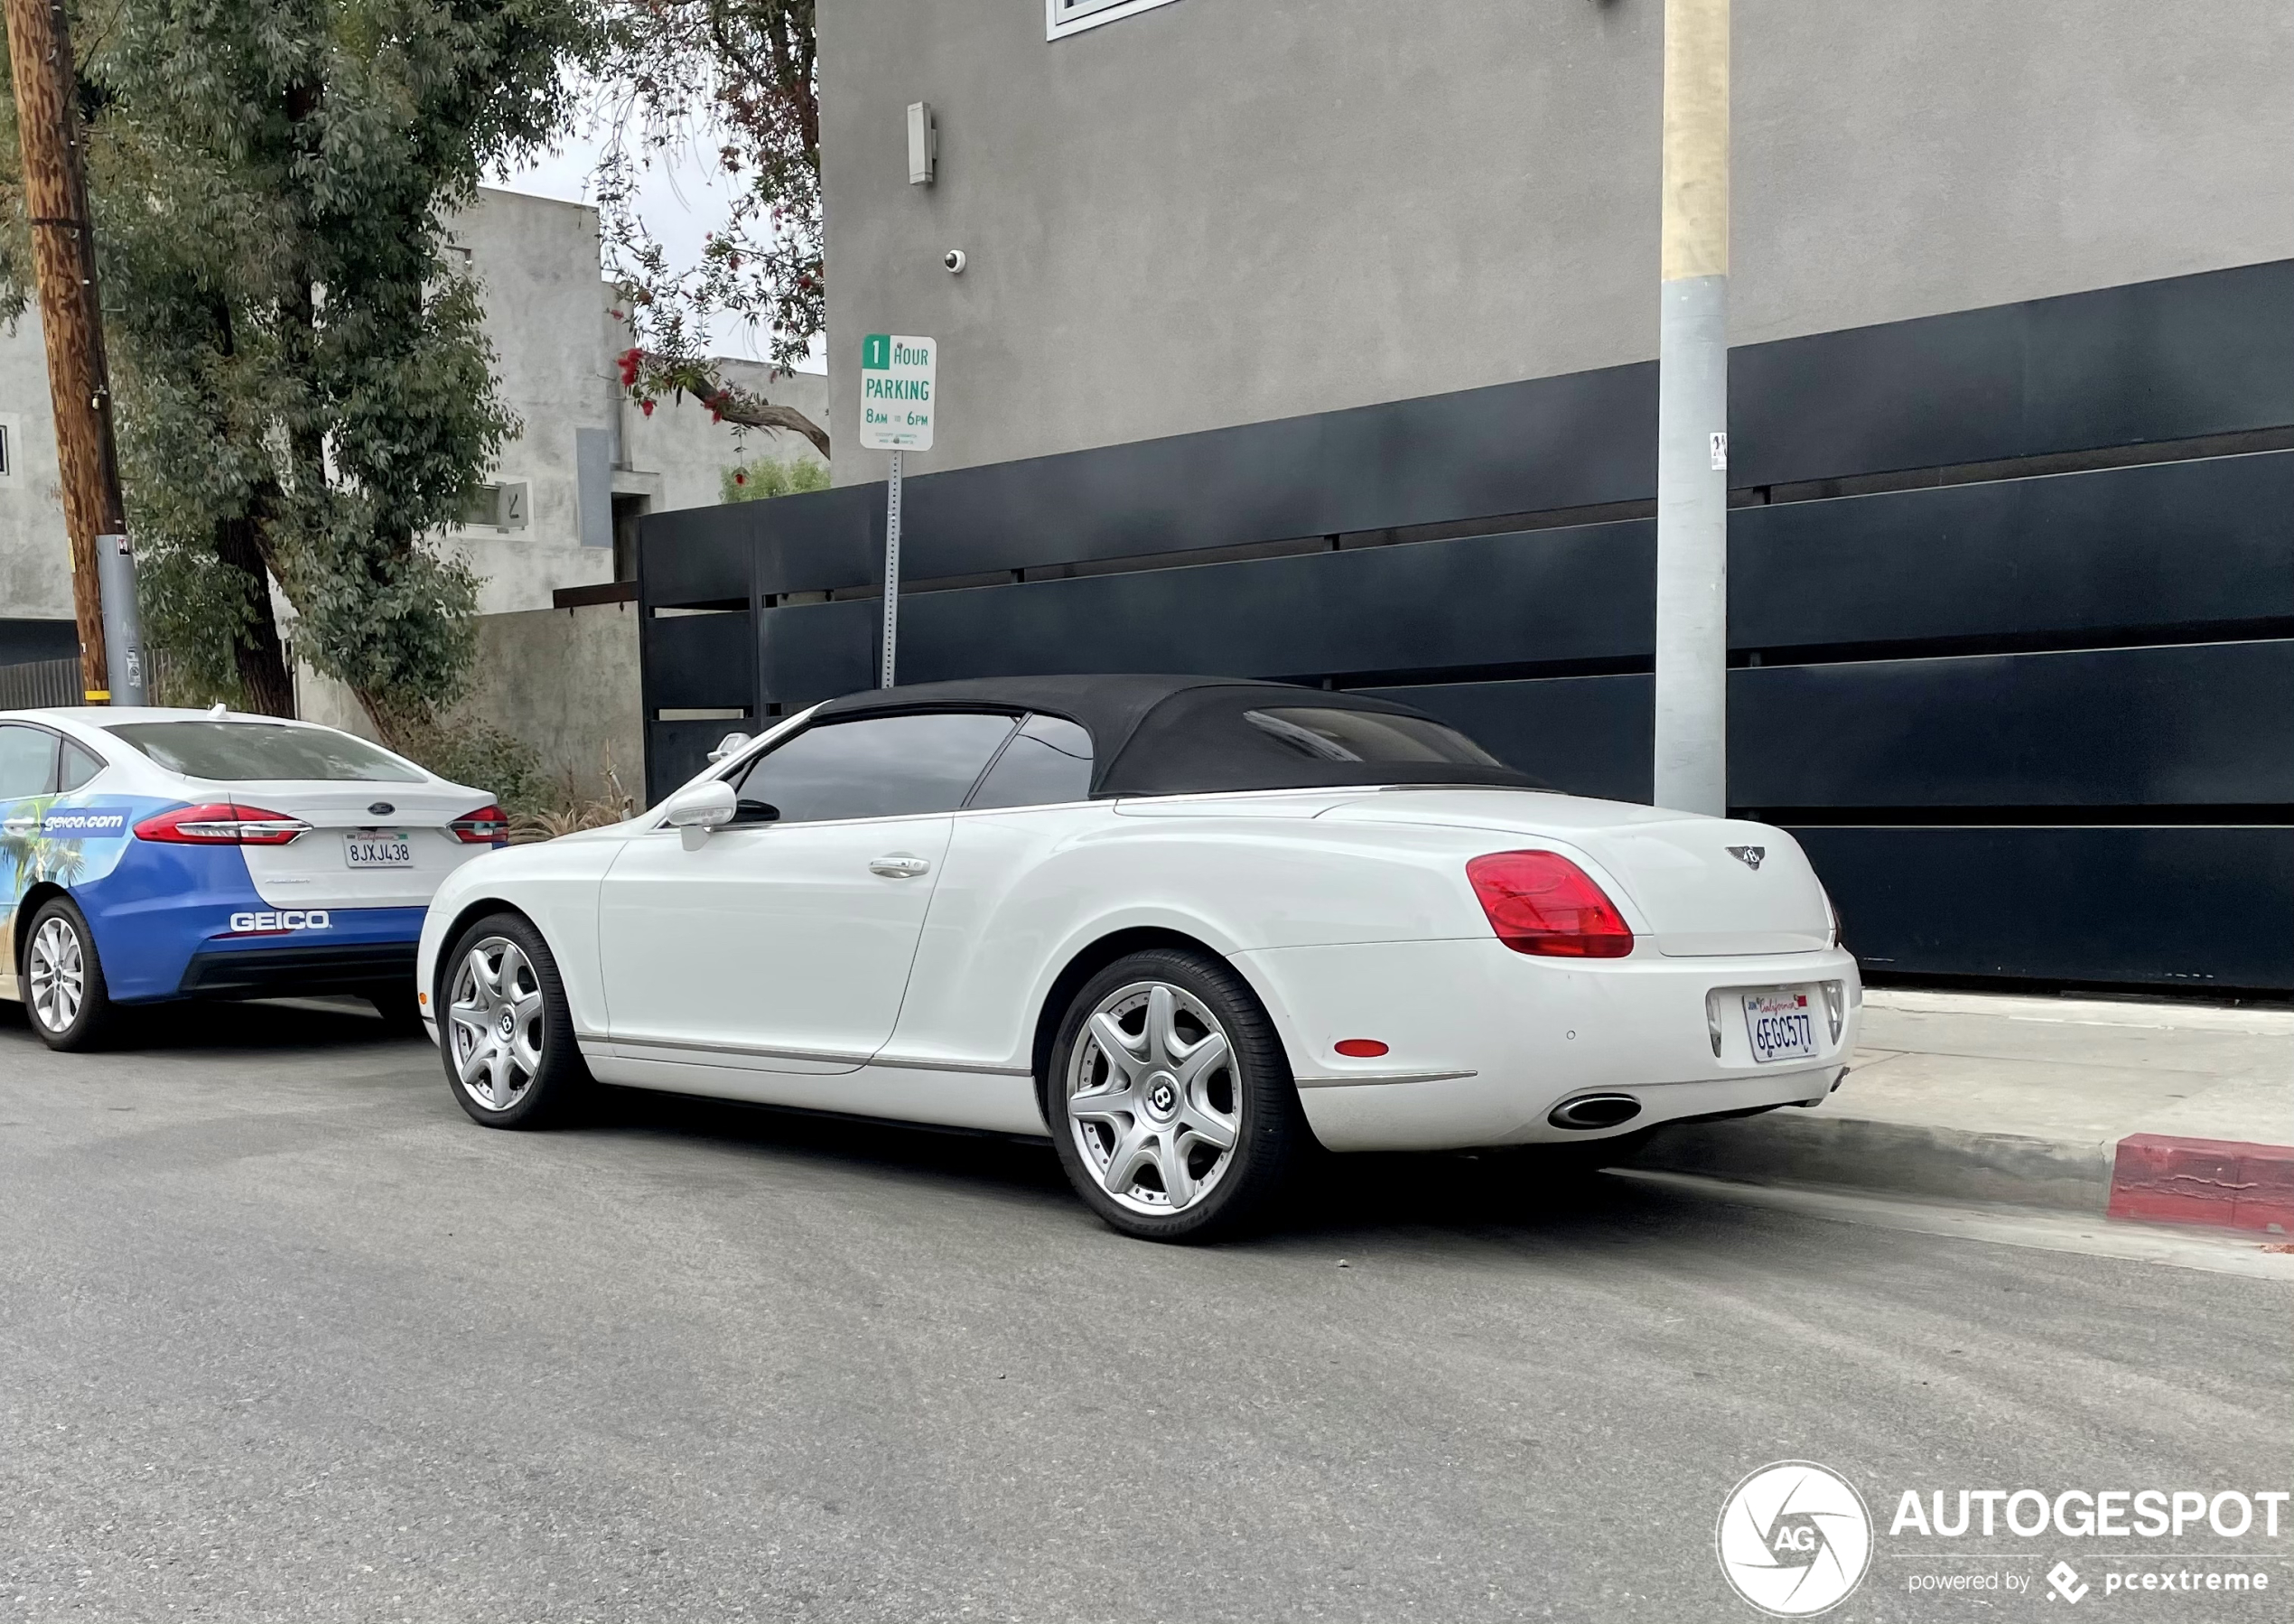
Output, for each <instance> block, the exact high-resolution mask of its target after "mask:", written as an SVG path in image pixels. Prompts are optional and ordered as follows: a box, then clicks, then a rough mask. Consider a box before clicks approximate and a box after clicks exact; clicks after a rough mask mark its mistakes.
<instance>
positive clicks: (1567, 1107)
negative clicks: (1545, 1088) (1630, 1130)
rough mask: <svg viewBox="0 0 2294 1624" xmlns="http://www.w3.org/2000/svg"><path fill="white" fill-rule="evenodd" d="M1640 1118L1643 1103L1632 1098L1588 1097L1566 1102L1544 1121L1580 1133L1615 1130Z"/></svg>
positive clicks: (1628, 1096) (1606, 1095)
mask: <svg viewBox="0 0 2294 1624" xmlns="http://www.w3.org/2000/svg"><path fill="white" fill-rule="evenodd" d="M1640 1114H1641V1102H1640V1101H1639V1100H1637V1099H1635V1098H1634V1097H1632V1096H1631V1095H1629V1094H1588V1095H1584V1096H1581V1097H1579V1098H1576V1099H1566V1100H1563V1101H1562V1103H1561V1104H1560V1105H1558V1106H1554V1107H1553V1112H1552V1114H1551V1115H1548V1116H1547V1117H1546V1118H1545V1120H1546V1121H1547V1122H1549V1123H1551V1124H1552V1125H1553V1126H1555V1127H1557V1128H1573V1129H1576V1130H1578V1131H1579V1132H1583V1131H1585V1130H1587V1129H1590V1128H1613V1127H1616V1126H1618V1125H1620V1124H1622V1123H1627V1122H1630V1121H1632V1120H1633V1119H1634V1118H1635V1117H1636V1116H1638V1115H1640Z"/></svg>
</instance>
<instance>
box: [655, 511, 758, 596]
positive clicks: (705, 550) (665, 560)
mask: <svg viewBox="0 0 2294 1624" xmlns="http://www.w3.org/2000/svg"><path fill="white" fill-rule="evenodd" d="M760 506H762V504H761V503H758V502H747V503H738V504H735V505H734V506H732V507H728V508H695V509H689V510H687V511H686V512H684V513H670V514H664V515H662V517H661V518H660V519H651V518H648V519H645V520H643V521H641V524H642V528H641V529H640V532H639V534H640V536H641V537H642V539H641V540H640V542H639V548H638V553H639V568H638V597H639V602H641V603H643V604H644V605H645V606H646V607H647V608H648V609H650V608H653V607H655V606H657V605H663V604H667V605H673V606H682V605H685V604H688V603H713V602H724V601H726V600H728V599H736V598H737V599H742V600H745V599H747V598H748V596H749V567H750V552H751V545H752V542H753V539H754V531H755V520H754V517H753V516H752V515H751V514H749V513H747V512H745V511H744V510H743V509H747V508H755V507H760ZM665 520H675V521H676V522H675V523H665V522H663V521H665Z"/></svg>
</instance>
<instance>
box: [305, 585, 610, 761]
mask: <svg viewBox="0 0 2294 1624" xmlns="http://www.w3.org/2000/svg"><path fill="white" fill-rule="evenodd" d="M638 692H639V689H638V609H637V605H636V604H634V603H599V604H592V605H587V606H585V607H583V608H581V609H528V610H521V611H513V612H510V613H508V614H490V615H481V616H480V617H479V620H478V656H477V658H476V660H475V661H474V662H473V663H472V666H471V684H470V693H469V695H468V696H467V697H465V698H464V699H463V700H462V704H461V705H459V706H458V707H457V714H461V715H463V716H469V717H472V718H474V719H476V720H478V721H481V722H489V723H492V724H493V725H494V726H496V727H499V728H500V729H502V730H503V731H504V732H506V733H511V734H514V735H515V736H516V737H517V738H518V739H519V740H521V741H523V742H526V743H527V744H530V745H532V746H533V747H534V748H535V750H536V751H538V752H539V753H540V755H541V758H542V764H543V766H544V768H545V769H546V770H548V772H549V773H550V774H551V775H552V776H553V778H558V779H563V778H567V777H570V778H571V779H572V780H573V782H574V788H575V792H576V793H577V794H580V795H583V796H599V797H602V796H604V795H605V794H606V785H605V779H604V768H605V765H606V763H607V762H608V761H611V763H612V765H613V769H614V770H615V772H616V773H617V774H618V775H619V776H620V780H621V783H622V785H623V787H624V788H625V789H627V790H628V791H629V794H631V795H633V796H636V797H637V798H639V800H643V799H644V798H645V718H644V713H643V712H642V710H640V708H639V704H638ZM296 698H297V702H298V703H297V709H298V710H299V711H300V712H301V714H303V717H304V719H305V720H308V721H312V722H322V723H325V724H326V725H328V726H329V727H340V728H342V729H344V730H346V731H348V732H350V733H357V734H359V736H360V737H362V738H372V737H374V728H373V725H372V724H371V723H368V720H367V717H366V713H365V712H363V711H361V710H360V709H359V702H358V701H357V700H356V699H354V698H353V697H351V695H350V690H349V689H348V688H346V687H344V686H341V685H340V684H339V683H335V682H331V681H329V680H328V679H327V678H325V677H321V676H319V675H318V674H317V673H316V672H314V671H312V670H311V669H309V668H308V667H305V668H303V670H302V671H300V672H299V673H297V680H296ZM480 788H481V789H484V788H491V786H488V785H481V786H480Z"/></svg>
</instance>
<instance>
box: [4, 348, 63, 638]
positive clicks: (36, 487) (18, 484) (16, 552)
mask: <svg viewBox="0 0 2294 1624" xmlns="http://www.w3.org/2000/svg"><path fill="white" fill-rule="evenodd" d="M0 430H5V433H6V434H7V437H8V466H7V471H5V473H0V621H7V620H19V619H21V620H58V621H68V620H70V619H71V551H70V546H69V545H68V544H67V543H66V541H65V538H64V517H63V497H62V493H61V491H60V490H58V489H57V484H56V477H57V476H56V418H55V413H54V411H53V410H52V409H51V405H50V402H49V398H48V356H47V350H46V349H45V348H44V341H43V340H42V337H41V332H40V313H39V312H38V311H36V310H27V311H25V312H24V313H23V320H22V321H20V322H17V323H16V325H15V327H14V330H13V331H5V330H0ZM5 658H8V655H7V653H6V650H5V645H0V659H5Z"/></svg>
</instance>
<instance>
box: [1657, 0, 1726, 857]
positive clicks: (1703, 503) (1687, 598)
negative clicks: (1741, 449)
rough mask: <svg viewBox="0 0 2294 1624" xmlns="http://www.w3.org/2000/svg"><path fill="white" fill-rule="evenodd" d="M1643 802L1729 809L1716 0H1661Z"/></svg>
mask: <svg viewBox="0 0 2294 1624" xmlns="http://www.w3.org/2000/svg"><path fill="white" fill-rule="evenodd" d="M1664 192H1665V205H1664V206H1665V226H1664V266H1663V276H1664V289H1663V299H1664V306H1663V309H1664V315H1663V320H1662V325H1661V332H1660V337H1659V340H1658V362H1657V408H1656V418H1657V423H1656V437H1657V453H1656V458H1657V461H1656V804H1657V805H1658V806H1660V807H1674V808H1676V809H1677V810H1680V811H1684V812H1709V813H1712V814H1714V815H1715V816H1718V815H1721V814H1722V813H1725V812H1726V811H1727V810H1728V806H1729V790H1728V769H1729V0H1665V183H1664Z"/></svg>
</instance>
